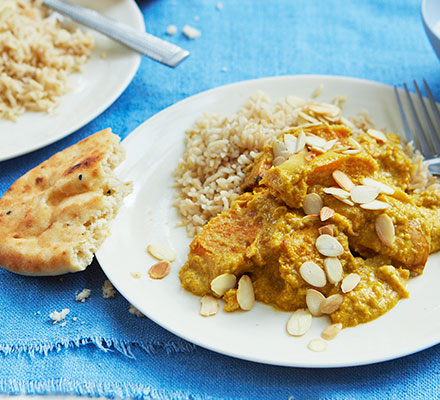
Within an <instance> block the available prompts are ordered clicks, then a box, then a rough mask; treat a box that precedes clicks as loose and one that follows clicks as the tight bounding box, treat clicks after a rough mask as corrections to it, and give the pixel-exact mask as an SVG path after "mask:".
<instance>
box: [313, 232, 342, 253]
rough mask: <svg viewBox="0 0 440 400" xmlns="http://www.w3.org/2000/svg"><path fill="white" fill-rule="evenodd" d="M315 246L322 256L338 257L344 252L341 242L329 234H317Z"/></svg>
mask: <svg viewBox="0 0 440 400" xmlns="http://www.w3.org/2000/svg"><path fill="white" fill-rule="evenodd" d="M315 246H316V248H317V249H318V251H319V252H320V253H321V254H322V255H323V256H327V257H338V256H340V255H342V254H344V248H343V247H342V245H341V243H339V242H338V240H337V239H336V238H334V237H333V236H330V235H320V236H318V238H317V239H316V242H315Z"/></svg>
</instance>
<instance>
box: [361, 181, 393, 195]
mask: <svg viewBox="0 0 440 400" xmlns="http://www.w3.org/2000/svg"><path fill="white" fill-rule="evenodd" d="M362 184H363V185H367V186H373V187H375V188H377V189H379V192H380V193H384V194H389V195H390V196H392V195H393V194H394V192H395V190H394V188H392V187H391V186H388V185H386V184H385V183H382V182H379V181H376V180H374V179H371V178H364V179H362Z"/></svg>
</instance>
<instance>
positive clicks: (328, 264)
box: [324, 257, 343, 285]
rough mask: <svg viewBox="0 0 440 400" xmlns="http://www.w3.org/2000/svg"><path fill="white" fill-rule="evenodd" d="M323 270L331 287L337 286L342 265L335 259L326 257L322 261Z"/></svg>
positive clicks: (340, 277) (340, 276)
mask: <svg viewBox="0 0 440 400" xmlns="http://www.w3.org/2000/svg"><path fill="white" fill-rule="evenodd" d="M324 269H325V272H326V274H327V279H328V281H329V282H330V283H332V284H333V285H337V284H338V283H339V282H340V281H341V279H342V272H343V271H342V264H341V262H340V261H339V259H338V258H336V257H327V258H326V259H325V260H324Z"/></svg>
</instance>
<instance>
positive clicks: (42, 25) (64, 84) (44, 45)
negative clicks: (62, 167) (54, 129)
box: [0, 0, 94, 121]
mask: <svg viewBox="0 0 440 400" xmlns="http://www.w3.org/2000/svg"><path fill="white" fill-rule="evenodd" d="M93 46H94V39H93V36H92V35H90V34H89V33H84V32H82V31H80V30H79V29H78V30H75V31H73V32H71V31H69V30H67V29H64V28H63V27H61V25H60V23H59V22H58V21H56V20H55V19H54V18H50V17H49V12H48V10H47V9H46V8H45V7H43V6H42V5H41V1H32V0H1V1H0V118H7V119H10V120H13V121H15V120H16V119H17V117H18V116H19V115H20V114H22V113H24V112H25V111H45V112H51V111H53V109H54V108H55V107H56V106H57V105H58V102H59V97H60V96H61V95H63V94H65V93H66V92H67V91H68V90H69V89H70V88H69V85H68V77H69V75H70V74H71V73H73V72H79V71H81V69H82V66H83V64H84V63H85V62H86V61H87V60H88V59H89V57H90V54H91V53H92V50H93Z"/></svg>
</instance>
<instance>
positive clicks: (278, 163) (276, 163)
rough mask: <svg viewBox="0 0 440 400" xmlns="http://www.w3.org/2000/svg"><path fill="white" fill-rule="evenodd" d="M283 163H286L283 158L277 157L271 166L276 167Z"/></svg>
mask: <svg viewBox="0 0 440 400" xmlns="http://www.w3.org/2000/svg"><path fill="white" fill-rule="evenodd" d="M284 161H286V158H285V157H282V156H278V157H276V158H275V159H274V160H273V162H272V164H273V165H274V167H278V165H281V164H282V163H283V162H284Z"/></svg>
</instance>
